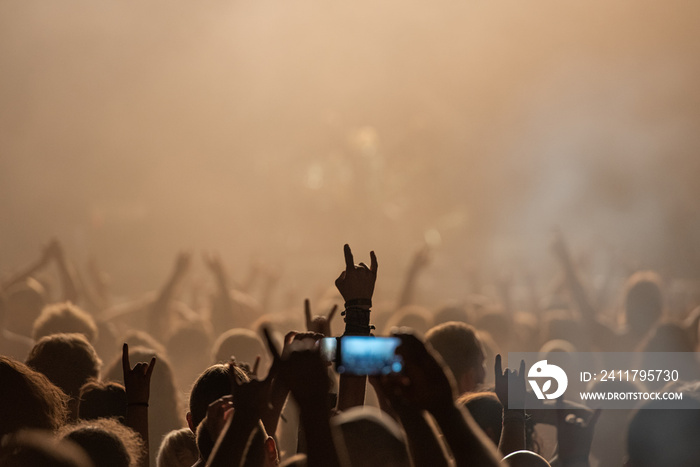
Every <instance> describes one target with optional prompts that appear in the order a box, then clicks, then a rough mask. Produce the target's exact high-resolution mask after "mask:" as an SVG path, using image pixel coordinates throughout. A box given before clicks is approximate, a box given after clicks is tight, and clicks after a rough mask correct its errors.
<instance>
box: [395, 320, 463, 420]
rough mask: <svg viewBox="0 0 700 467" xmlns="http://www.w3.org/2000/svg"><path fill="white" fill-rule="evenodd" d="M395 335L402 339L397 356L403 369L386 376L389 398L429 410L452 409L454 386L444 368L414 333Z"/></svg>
mask: <svg viewBox="0 0 700 467" xmlns="http://www.w3.org/2000/svg"><path fill="white" fill-rule="evenodd" d="M393 335H394V336H396V337H398V338H400V339H401V344H400V345H399V346H398V347H397V348H396V354H397V355H400V356H401V357H402V359H403V366H404V368H403V372H402V373H401V374H399V375H389V376H387V377H383V379H384V378H385V379H384V382H383V384H382V386H383V389H384V390H385V391H386V392H387V393H388V394H387V396H388V397H389V398H390V399H394V398H398V399H402V400H403V402H404V403H406V404H411V405H414V406H415V407H417V408H419V409H422V410H428V411H433V410H436V409H441V408H444V407H445V406H448V407H451V406H453V405H454V404H453V400H454V386H455V385H454V382H453V381H452V380H451V378H450V376H448V375H447V374H446V373H445V371H444V369H443V367H442V365H440V363H439V362H438V361H437V360H436V359H435V357H434V356H433V355H432V354H431V353H430V351H428V349H427V348H426V347H425V345H424V344H423V343H422V342H421V341H420V340H419V339H418V338H417V337H416V336H414V335H413V334H409V333H394V334H393ZM387 381H389V382H390V383H389V384H387Z"/></svg>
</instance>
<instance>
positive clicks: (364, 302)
mask: <svg viewBox="0 0 700 467" xmlns="http://www.w3.org/2000/svg"><path fill="white" fill-rule="evenodd" d="M360 306H367V307H370V308H372V299H371V298H353V299H351V300H348V301H346V302H345V308H354V307H360Z"/></svg>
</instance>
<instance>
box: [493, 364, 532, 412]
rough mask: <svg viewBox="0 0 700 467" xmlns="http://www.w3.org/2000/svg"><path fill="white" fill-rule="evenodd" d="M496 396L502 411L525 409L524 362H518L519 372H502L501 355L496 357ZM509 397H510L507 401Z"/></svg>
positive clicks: (507, 370)
mask: <svg viewBox="0 0 700 467" xmlns="http://www.w3.org/2000/svg"><path fill="white" fill-rule="evenodd" d="M495 373H496V395H497V396H498V400H500V401H501V404H503V408H504V409H506V410H507V409H512V408H515V409H524V408H525V395H526V387H525V360H520V370H519V371H511V370H509V369H508V368H506V370H505V371H503V370H502V364H501V354H498V355H496V365H495ZM509 395H510V396H512V397H511V398H510V400H509Z"/></svg>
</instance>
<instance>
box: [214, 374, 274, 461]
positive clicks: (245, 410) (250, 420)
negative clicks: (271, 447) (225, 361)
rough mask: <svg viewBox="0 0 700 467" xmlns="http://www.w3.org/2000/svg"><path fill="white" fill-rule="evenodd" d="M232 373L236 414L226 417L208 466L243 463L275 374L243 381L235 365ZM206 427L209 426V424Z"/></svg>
mask: <svg viewBox="0 0 700 467" xmlns="http://www.w3.org/2000/svg"><path fill="white" fill-rule="evenodd" d="M229 365H232V363H231V364H229ZM229 375H230V377H231V392H232V395H233V399H232V403H233V409H234V410H233V416H232V417H230V418H228V420H226V422H225V424H224V428H223V429H222V430H221V432H220V434H219V435H218V438H217V440H216V444H215V445H214V449H213V450H212V452H211V455H210V456H209V459H208V460H207V464H206V465H207V467H230V466H239V465H241V461H242V460H243V458H244V456H245V452H246V447H247V446H248V443H249V441H250V438H251V436H252V434H253V432H254V430H255V428H256V426H257V425H258V424H259V423H260V416H261V414H262V412H263V411H264V409H265V407H266V405H267V402H268V399H269V393H270V382H271V380H272V378H270V377H268V378H266V379H265V380H263V381H257V380H251V381H248V382H244V383H241V382H240V381H239V380H238V378H236V376H235V372H234V371H233V369H231V371H229ZM209 423H211V422H209ZM207 428H210V427H209V426H207Z"/></svg>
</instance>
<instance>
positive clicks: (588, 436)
mask: <svg viewBox="0 0 700 467" xmlns="http://www.w3.org/2000/svg"><path fill="white" fill-rule="evenodd" d="M556 412H557V457H556V459H553V460H552V462H551V464H552V465H553V466H559V467H589V466H590V462H589V460H588V456H589V453H590V451H591V443H592V442H593V432H594V430H595V424H596V422H597V421H598V417H600V413H601V409H597V410H595V411H594V412H593V413H590V414H589V415H588V416H585V417H583V416H579V415H576V414H574V413H571V412H569V411H568V410H566V409H565V407H564V404H563V402H560V400H559V399H558V400H557V411H556Z"/></svg>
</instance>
